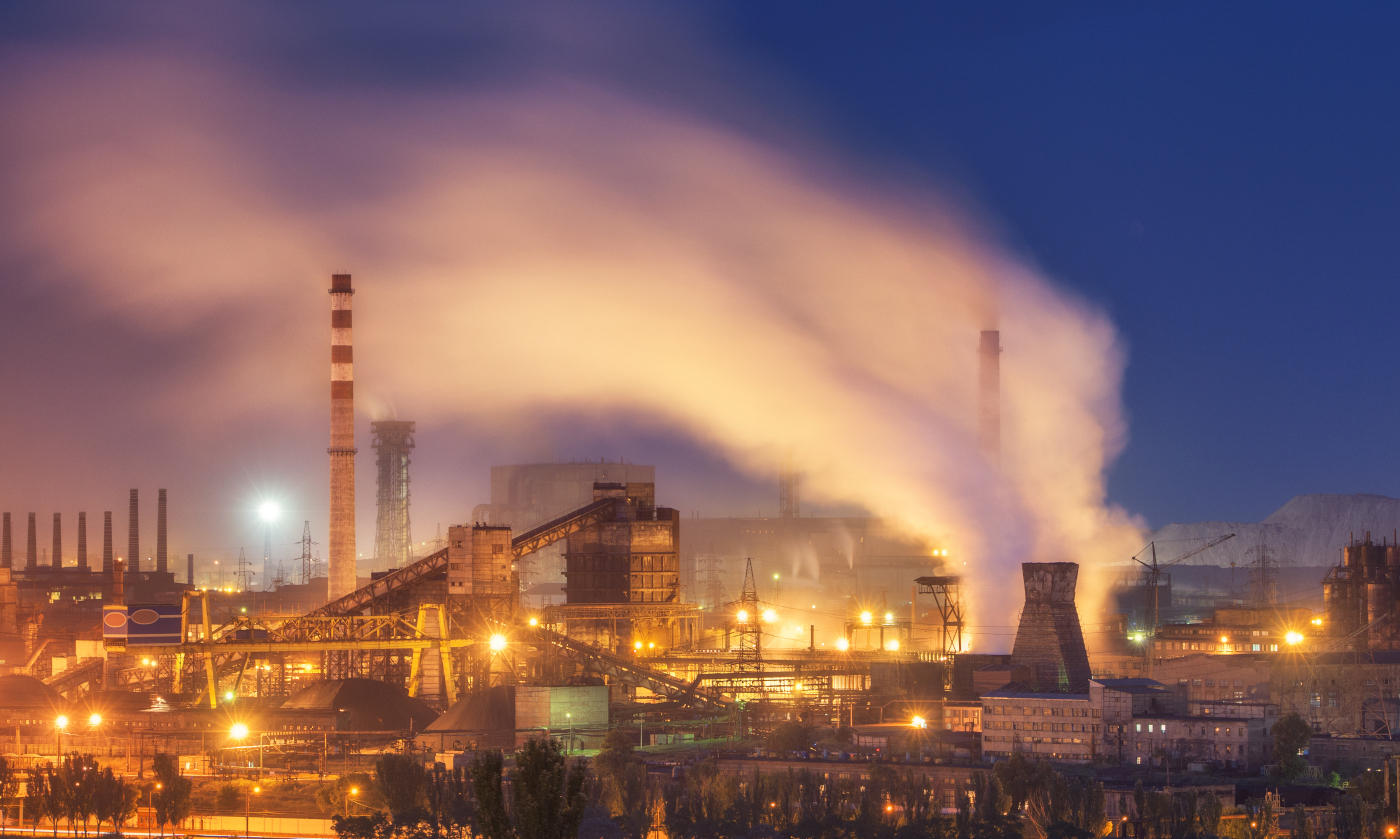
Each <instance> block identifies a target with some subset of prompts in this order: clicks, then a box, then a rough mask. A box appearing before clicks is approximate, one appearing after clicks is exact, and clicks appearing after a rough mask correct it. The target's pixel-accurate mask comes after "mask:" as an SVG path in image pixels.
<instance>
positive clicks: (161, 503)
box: [156, 489, 165, 574]
mask: <svg viewBox="0 0 1400 839" xmlns="http://www.w3.org/2000/svg"><path fill="white" fill-rule="evenodd" d="M156 492H157V493H158V496H157V499H156V573H157V574H164V573H165V490H163V489H158V490H156Z"/></svg>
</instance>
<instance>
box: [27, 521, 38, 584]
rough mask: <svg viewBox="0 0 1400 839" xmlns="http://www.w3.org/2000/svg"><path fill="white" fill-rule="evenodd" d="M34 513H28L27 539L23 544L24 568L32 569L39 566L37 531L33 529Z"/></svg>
mask: <svg viewBox="0 0 1400 839" xmlns="http://www.w3.org/2000/svg"><path fill="white" fill-rule="evenodd" d="M35 527H36V526H35V524H34V514H33V513H30V514H29V539H28V544H26V545H25V546H24V570H26V571H33V570H34V569H35V568H38V567H39V531H38V530H36V529H35Z"/></svg>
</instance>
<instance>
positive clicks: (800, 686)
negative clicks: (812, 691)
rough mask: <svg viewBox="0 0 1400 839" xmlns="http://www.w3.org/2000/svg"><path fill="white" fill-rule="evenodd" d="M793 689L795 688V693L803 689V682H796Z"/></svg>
mask: <svg viewBox="0 0 1400 839" xmlns="http://www.w3.org/2000/svg"><path fill="white" fill-rule="evenodd" d="M792 690H793V692H794V693H796V692H798V691H800V690H802V683H801V682H794V683H793V685H792Z"/></svg>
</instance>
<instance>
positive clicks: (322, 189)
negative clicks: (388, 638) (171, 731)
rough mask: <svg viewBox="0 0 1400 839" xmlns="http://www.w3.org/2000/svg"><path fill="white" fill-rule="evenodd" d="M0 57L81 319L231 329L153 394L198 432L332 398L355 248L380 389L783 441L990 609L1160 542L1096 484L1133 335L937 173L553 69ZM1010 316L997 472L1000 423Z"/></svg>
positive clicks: (13, 206)
mask: <svg viewBox="0 0 1400 839" xmlns="http://www.w3.org/2000/svg"><path fill="white" fill-rule="evenodd" d="M4 70H5V72H4V73H3V78H4V79H5V81H4V82H2V83H0V102H2V103H3V106H4V108H5V110H6V112H7V113H10V114H25V119H23V120H7V121H6V124H5V125H4V127H3V128H0V150H2V151H3V160H0V188H2V189H3V191H4V200H5V205H6V208H7V216H8V217H9V224H8V229H7V230H6V231H5V232H4V233H3V234H0V247H3V248H4V250H5V255H6V256H7V257H8V258H10V259H12V260H23V261H24V262H25V263H26V264H28V265H30V266H32V267H33V270H34V272H35V275H36V276H38V277H40V278H42V280H43V281H44V282H46V283H51V284H55V285H57V286H58V287H61V288H63V289H65V290H66V291H67V292H69V293H71V296H72V300H73V305H74V306H75V307H77V308H80V309H83V310H85V311H87V312H90V313H91V312H97V313H113V314H115V315H116V316H118V317H120V318H123V319H125V320H126V321H128V322H129V323H131V324H132V325H133V326H135V327H136V328H142V329H149V330H163V331H172V332H177V333H183V334H186V335H188V336H189V338H190V340H191V342H193V343H194V344H197V345H198V346H201V347H203V348H205V350H206V352H207V356H205V357H202V358H201V361H200V363H199V364H197V365H193V366H192V367H191V369H190V372H189V375H188V376H187V377H185V378H183V379H181V380H179V381H174V382H170V383H168V385H167V387H166V388H165V389H164V391H163V393H162V394H161V397H160V399H158V400H157V402H156V404H155V406H154V410H156V411H160V412H171V411H178V413H179V415H180V417H181V421H182V430H183V431H185V432H186V433H191V434H193V433H199V434H208V433H209V432H210V431H211V430H214V429H217V428H218V427H220V426H221V424H225V423H229V422H233V421H239V420H246V419H247V418H248V417H249V416H274V415H276V414H277V413H278V412H281V411H289V410H292V409H293V408H296V407H302V406H305V405H306V404H307V402H308V401H312V402H314V401H316V400H320V399H322V398H323V397H324V394H325V392H326V391H327V388H326V385H325V381H326V373H327V369H326V368H327V365H326V361H327V356H328V353H326V352H325V351H324V345H325V344H326V343H327V341H326V340H325V339H326V338H327V324H326V320H327V318H326V317H325V312H326V311H327V309H328V298H327V295H326V286H327V282H328V275H329V274H330V273H331V272H332V271H349V272H352V273H353V274H354V275H355V285H356V287H357V289H358V293H357V295H356V297H355V310H356V335H355V342H356V356H357V361H358V364H357V370H356V375H357V380H358V382H359V393H360V394H362V395H364V397H365V399H364V400H362V405H361V407H362V408H364V407H366V405H367V404H369V403H370V402H373V403H374V404H376V405H380V406H383V407H382V408H381V409H377V410H385V411H388V410H392V407H390V406H392V405H394V404H404V403H406V402H411V403H412V404H413V405H414V411H415V418H416V419H418V420H419V421H420V422H443V421H460V422H461V423H462V426H463V428H464V429H466V428H470V429H475V430H478V431H480V430H482V429H488V430H489V429H491V428H493V427H495V428H507V427H510V426H513V425H515V424H518V423H520V422H522V421H525V420H526V419H527V418H529V417H531V416H535V415H539V414H541V413H559V412H566V413H571V414H574V415H581V416H586V417H592V418H594V419H595V420H596V421H598V422H604V423H605V422H607V421H608V418H610V417H618V416H622V415H630V416H634V417H635V416H643V417H649V418H650V419H651V421H653V422H655V423H657V424H659V425H662V426H665V427H669V428H671V429H674V431H675V432H676V433H679V434H683V435H688V436H690V437H692V438H694V439H695V440H698V441H700V442H702V443H703V444H706V445H709V446H713V447H715V448H716V449H718V450H720V451H722V452H724V453H725V455H726V457H727V458H729V459H730V461H731V462H733V463H734V464H735V465H736V466H737V467H739V468H740V469H743V470H747V471H752V472H754V473H758V474H767V473H771V472H772V471H774V469H775V468H776V465H777V462H778V459H779V456H780V454H781V453H782V452H784V451H785V450H791V451H792V453H793V455H794V457H795V459H796V460H797V461H798V462H799V463H801V464H802V465H803V468H804V471H805V479H804V495H805V496H806V497H808V498H810V499H817V500H821V501H828V502H840V503H849V502H855V503H859V504H861V505H863V506H864V507H866V508H867V509H869V510H870V511H872V512H873V513H875V514H878V515H882V516H888V517H891V518H893V519H895V520H897V521H899V522H902V523H903V524H904V526H905V527H907V528H908V530H909V531H910V533H912V534H915V535H918V536H922V537H925V538H927V539H928V540H929V541H930V542H931V543H933V542H937V543H939V544H942V545H945V546H947V547H950V548H951V550H952V553H953V554H955V555H956V556H957V557H958V558H959V559H961V560H962V561H965V562H966V563H967V566H966V571H967V573H968V574H969V575H970V576H971V577H972V578H973V580H974V591H975V592H978V594H977V595H975V597H976V600H977V602H978V604H980V605H982V610H981V611H982V612H983V617H982V618H979V619H975V620H974V622H975V623H1007V622H1009V620H1008V618H1009V613H1010V611H1011V610H1012V609H1014V607H1015V605H1016V604H1017V603H1019V594H1020V576H1019V574H1018V573H1014V571H1015V565H1016V564H1017V563H1020V562H1022V561H1027V560H1062V559H1069V560H1097V559H1102V558H1105V557H1109V556H1122V555H1126V553H1130V552H1131V551H1132V550H1133V549H1135V548H1136V541H1137V532H1138V531H1137V527H1136V525H1135V524H1134V522H1133V521H1131V520H1130V519H1129V518H1128V517H1127V516H1126V515H1125V514H1123V513H1122V512H1121V511H1118V510H1115V509H1112V508H1110V507H1108V506H1106V504H1105V496H1104V470H1105V468H1106V465H1107V464H1108V462H1109V461H1110V460H1111V458H1112V457H1113V456H1114V455H1115V454H1116V453H1117V451H1118V450H1119V448H1120V447H1121V445H1122V441H1123V435H1124V426H1123V420H1122V416H1121V409H1120V404H1119V396H1118V391H1119V383H1120V378H1121V374H1122V365H1123V358H1122V351H1121V348H1120V346H1119V344H1118V341H1117V337H1116V334H1115V331H1114V328H1113V326H1112V324H1111V323H1109V322H1108V320H1107V319H1106V318H1105V317H1104V316H1103V315H1102V314H1101V313H1099V312H1098V311H1096V310H1094V309H1093V308H1092V307H1090V306H1088V305H1086V304H1085V303H1084V302H1083V301H1080V300H1078V299H1077V298H1075V297H1074V296H1073V295H1071V294H1068V293H1066V292H1065V291H1064V290H1062V289H1060V288H1058V287H1056V286H1055V285H1054V284H1053V283H1051V282H1049V281H1048V280H1046V279H1045V278H1044V277H1042V276H1039V275H1038V274H1037V273H1036V272H1035V271H1034V270H1033V269H1032V268H1030V267H1029V266H1027V265H1025V264H1023V263H1021V262H1019V261H1018V260H1016V259H1015V258H1013V257H1011V256H1010V255H1008V254H1007V253H1005V252H1004V251H1001V250H999V249H997V248H996V247H994V246H993V245H992V244H991V243H989V241H988V240H987V239H986V238H984V237H982V236H980V235H978V234H977V233H976V232H975V230H973V229H972V228H971V227H969V226H967V225H966V224H965V223H964V222H963V221H961V220H960V219H959V217H958V216H957V214H955V213H954V212H951V211H950V210H949V209H948V208H947V207H946V206H944V205H942V204H940V203H939V202H938V201H937V199H936V197H935V196H921V197H918V198H917V199H915V200H911V199H910V197H909V196H908V194H907V193H904V192H903V191H898V192H897V191H895V190H887V189H884V188H882V187H880V186H878V185H877V186H854V185H852V183H851V178H850V177H849V176H848V175H845V174H844V173H842V172H840V171H839V169H837V168H835V167H834V166H833V165H832V164H831V163H829V162H827V161H823V160H819V159H815V158H813V157H809V156H802V155H798V154H795V153H791V152H785V151H784V150H782V149H779V148H776V147H772V146H769V145H765V144H764V143H763V142H761V141H758V140H755V139H753V138H750V137H746V136H744V135H742V134H741V133H739V132H737V131H735V130H732V129H727V128H725V127H723V126H721V125H718V124H715V123H712V122H709V121H707V120H705V119H703V118H701V117H698V116H696V115H693V114H689V113H686V112H684V111H673V110H667V109H665V108H662V107H659V106H657V105H655V104H647V103H644V102H642V101H639V100H637V99H633V98H629V97H628V96H627V95H626V94H625V93H623V92H620V91H617V90H609V89H605V88H603V87H600V86H598V85H594V84H585V83H577V82H570V81H563V80H558V79H556V80H552V81H537V82H534V83H531V84H528V85H523V86H510V87H501V88H499V89H495V90H476V91H473V92H470V93H461V92H451V91H438V92H434V93H419V94H414V95H412V96H405V95H403V94H402V93H399V94H394V93H391V92H387V91H384V92H375V91H373V90H369V91H360V92H356V93H354V94H353V95H350V94H343V93H328V94H327V93H323V94H320V95H313V94H310V93H306V92H304V91H298V90H295V89H286V88H281V87H278V86H276V85H272V84H269V83H267V82H265V81H263V80H260V79H259V77H257V76H256V75H254V74H251V73H247V72H238V71H233V70H229V69H227V68H221V67H219V66H216V65H211V64H209V63H207V62H200V61H192V60H188V59H185V58H182V57H180V56H179V55H177V54H160V53H158V52H157V53H150V52H145V53H140V54H137V53H136V52H134V51H123V50H112V51H109V52H105V53H101V54H92V53H84V54H82V55H75V54H72V53H62V52H59V53H46V52H28V53H21V54H17V55H13V56H11V58H10V59H9V60H8V62H7V63H6V64H5V65H4ZM988 328H999V329H1000V330H1001V331H1002V343H1003V346H1004V347H1005V352H1004V354H1003V357H1002V383H1003V388H1002V392H1003V435H1002V439H1003V456H1002V464H1003V465H1002V468H1001V469H1000V470H997V469H994V468H992V467H990V466H989V464H988V463H987V462H986V461H985V459H984V458H983V457H982V455H981V454H980V453H979V452H978V450H977V445H976V401H975V399H976V348H977V340H978V332H979V331H980V330H982V329H988ZM231 395H236V396H231ZM663 495H664V491H663ZM663 503H664V499H663ZM1003 591H1004V592H1005V593H1006V594H1007V595H1008V596H1007V597H1002V596H1001V593H1002V592H1003ZM993 612H996V615H995V617H993Z"/></svg>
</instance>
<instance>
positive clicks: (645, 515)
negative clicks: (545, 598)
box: [565, 483, 680, 605]
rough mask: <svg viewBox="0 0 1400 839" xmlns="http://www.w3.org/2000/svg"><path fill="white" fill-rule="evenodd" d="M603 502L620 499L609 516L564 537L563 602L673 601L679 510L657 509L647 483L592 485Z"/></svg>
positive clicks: (677, 566) (677, 577)
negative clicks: (564, 579) (608, 519)
mask: <svg viewBox="0 0 1400 839" xmlns="http://www.w3.org/2000/svg"><path fill="white" fill-rule="evenodd" d="M604 498H616V499H619V500H620V501H622V503H621V504H618V505H617V506H616V507H615V510H616V511H617V512H616V513H615V514H614V515H615V518H614V519H613V520H612V521H604V522H598V523H597V524H593V525H590V526H588V527H585V528H583V529H582V530H579V531H578V532H576V533H573V534H570V536H569V538H568V546H567V549H566V550H567V552H566V554H565V562H566V569H567V570H566V572H565V573H566V575H567V577H568V583H567V585H566V586H565V591H566V593H567V596H568V603H569V604H570V605H574V604H584V603H679V602H680V554H679V551H678V547H679V544H680V512H679V511H677V510H672V509H669V508H667V507H660V508H658V507H657V506H656V488H655V485H653V484H649V483H648V484H642V483H637V484H604V483H597V484H594V485H593V500H594V501H600V500H602V499H604Z"/></svg>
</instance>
